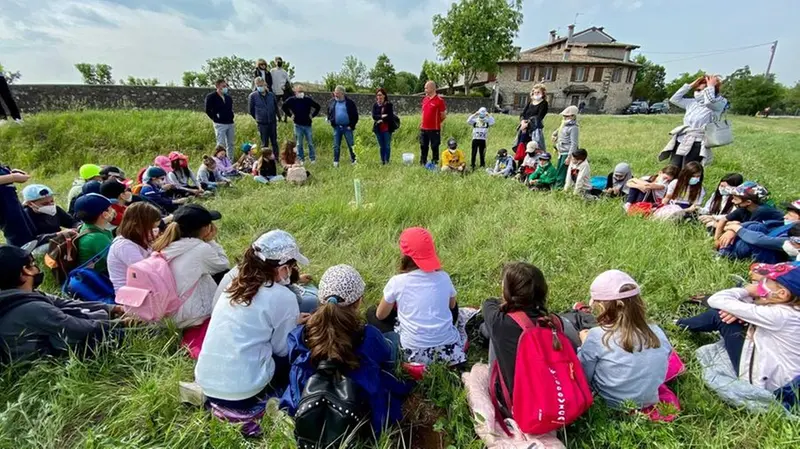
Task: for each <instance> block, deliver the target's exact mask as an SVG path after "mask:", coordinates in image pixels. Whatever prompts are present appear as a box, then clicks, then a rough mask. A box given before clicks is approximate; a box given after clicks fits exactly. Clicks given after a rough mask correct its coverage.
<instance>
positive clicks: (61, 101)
mask: <svg viewBox="0 0 800 449" xmlns="http://www.w3.org/2000/svg"><path fill="white" fill-rule="evenodd" d="M11 92H12V93H13V95H14V98H15V99H16V101H17V105H18V106H19V107H20V109H21V110H22V111H23V112H24V113H28V114H30V113H36V112H43V111H63V110H71V109H181V110H191V111H203V110H204V101H205V96H206V95H207V94H208V93H209V92H212V89H208V88H196V87H161V86H156V87H141V86H117V85H111V86H89V85H45V84H30V85H12V86H11ZM249 94H250V91H247V90H232V92H231V95H232V96H233V104H234V109H235V111H236V112H237V113H246V110H247V96H248V95H249ZM307 95H310V96H311V97H312V98H314V99H315V100H316V101H317V102H318V103H319V104H320V105H322V107H323V112H322V113H323V114H324V111H325V104H326V103H327V102H328V100H329V99H330V98H331V94H330V93H329V92H309V93H307ZM349 96H350V98H352V99H353V101H355V102H356V104H357V105H358V110H359V112H360V113H361V114H364V115H369V114H371V113H372V105H373V103H374V102H375V96H374V95H372V94H350V95H349ZM390 100H391V101H392V103H393V104H394V110H395V112H396V113H397V114H403V115H405V114H418V113H419V112H420V102H421V101H422V97H419V96H413V95H406V96H400V95H392V96H390ZM445 100H446V102H447V109H448V110H449V111H450V112H453V113H468V112H469V113H471V112H475V111H476V110H478V109H479V108H481V107H486V108H489V107H490V106H491V99H489V98H481V97H449V98H447V97H446V98H445Z"/></svg>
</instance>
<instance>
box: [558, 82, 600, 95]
mask: <svg viewBox="0 0 800 449" xmlns="http://www.w3.org/2000/svg"><path fill="white" fill-rule="evenodd" d="M592 92H597V89H592V88H591V87H589V86H587V85H586V84H570V85H569V86H567V87H565V88H564V93H565V94H590V93H592Z"/></svg>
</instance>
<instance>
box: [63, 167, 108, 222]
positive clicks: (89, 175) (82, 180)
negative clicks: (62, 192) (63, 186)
mask: <svg viewBox="0 0 800 449" xmlns="http://www.w3.org/2000/svg"><path fill="white" fill-rule="evenodd" d="M102 170H103V169H102V168H100V166H99V165H95V164H84V165H81V168H80V169H79V170H78V178H76V179H75V180H74V181H73V182H72V187H71V188H70V189H69V193H67V205H68V207H67V212H69V213H70V214H72V215H74V214H75V200H76V199H77V198H78V197H79V196H81V195H82V194H83V193H84V192H83V185H84V184H86V183H87V182H89V181H98V182H103V176H102V175H101V174H100V172H101V171H102Z"/></svg>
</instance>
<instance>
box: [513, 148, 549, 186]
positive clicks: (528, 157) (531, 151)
mask: <svg viewBox="0 0 800 449" xmlns="http://www.w3.org/2000/svg"><path fill="white" fill-rule="evenodd" d="M542 153H544V151H543V150H542V148H540V147H539V144H538V143H537V142H536V141H535V140H531V141H530V142H528V145H527V147H525V154H524V155H522V157H521V163H520V166H519V180H520V182H525V181H527V180H528V177H529V176H530V175H532V174H533V172H535V171H536V169H537V168H539V156H541V154H542Z"/></svg>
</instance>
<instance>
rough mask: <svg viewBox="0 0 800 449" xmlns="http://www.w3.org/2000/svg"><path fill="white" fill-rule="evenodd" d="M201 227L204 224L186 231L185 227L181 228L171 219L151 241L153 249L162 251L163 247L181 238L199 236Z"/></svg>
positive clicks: (203, 227)
mask: <svg viewBox="0 0 800 449" xmlns="http://www.w3.org/2000/svg"><path fill="white" fill-rule="evenodd" d="M203 229H205V226H202V227H200V228H199V229H194V230H192V231H186V230H185V229H181V226H180V225H179V224H178V223H177V222H175V221H173V222H172V223H170V224H169V226H167V229H165V230H164V232H162V233H161V235H159V236H158V238H157V239H156V241H155V242H153V251H156V252H158V251H164V249H165V248H166V247H168V246H169V245H171V244H172V243H173V242H177V241H178V240H180V239H183V238H187V239H188V238H200V235H202V234H201V233H202V231H203Z"/></svg>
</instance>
